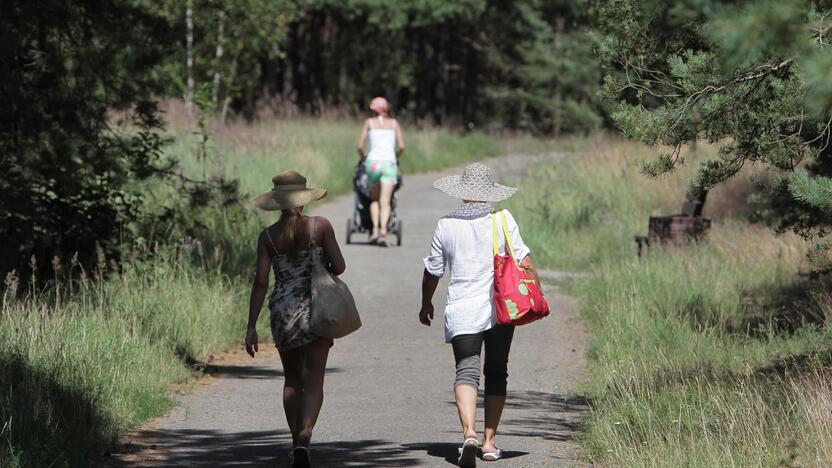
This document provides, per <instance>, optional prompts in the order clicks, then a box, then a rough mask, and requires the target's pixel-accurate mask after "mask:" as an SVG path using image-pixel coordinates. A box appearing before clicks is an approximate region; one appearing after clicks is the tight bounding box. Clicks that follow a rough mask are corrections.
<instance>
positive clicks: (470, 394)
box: [454, 384, 477, 439]
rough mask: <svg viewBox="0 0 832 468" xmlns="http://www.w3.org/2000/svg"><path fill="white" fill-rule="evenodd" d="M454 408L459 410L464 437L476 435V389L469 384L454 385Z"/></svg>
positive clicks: (474, 436)
mask: <svg viewBox="0 0 832 468" xmlns="http://www.w3.org/2000/svg"><path fill="white" fill-rule="evenodd" d="M454 395H455V396H456V409H457V411H459V422H460V423H462V434H463V437H464V438H466V439H467V438H469V437H473V438H476V437H477V389H476V388H474V387H472V386H470V385H465V384H462V385H457V386H456V387H454Z"/></svg>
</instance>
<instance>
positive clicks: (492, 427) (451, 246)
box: [419, 163, 537, 467]
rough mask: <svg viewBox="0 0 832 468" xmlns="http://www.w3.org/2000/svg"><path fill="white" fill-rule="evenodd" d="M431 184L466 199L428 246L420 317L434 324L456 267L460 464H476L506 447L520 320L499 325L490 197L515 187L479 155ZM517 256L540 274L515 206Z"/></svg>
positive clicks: (450, 323) (451, 321)
mask: <svg viewBox="0 0 832 468" xmlns="http://www.w3.org/2000/svg"><path fill="white" fill-rule="evenodd" d="M433 186H434V187H435V188H437V189H439V190H441V191H442V192H444V193H446V194H447V195H450V196H451V197H454V198H459V199H461V200H463V203H462V205H461V206H460V207H459V208H457V209H456V210H455V211H454V212H452V213H450V214H449V215H447V216H445V217H443V218H442V219H440V220H439V223H438V225H437V226H436V231H435V233H434V235H433V240H432V242H431V245H430V253H429V254H428V256H427V257H425V259H424V263H425V272H424V276H423V280H422V309H421V311H420V312H419V320H420V321H421V322H422V323H423V324H425V325H428V326H430V323H431V320H433V304H432V300H433V294H434V292H435V291H436V286H437V284H438V283H439V278H441V277H442V276H443V275H444V273H445V271H446V269H447V270H448V271H449V272H450V279H449V283H448V299H447V305H446V307H445V341H446V342H449V343H451V345H452V347H453V352H454V360H455V361H456V380H455V382H454V394H455V396H456V405H457V410H458V411H459V420H460V422H461V423H462V432H463V444H462V447H461V448H460V449H459V466H463V467H472V466H475V465H476V456H477V452H478V451H479V450H480V448H481V449H482V459H483V460H486V461H495V460H499V459H500V458H501V457H502V452H501V451H500V449H499V448H497V445H496V436H497V426H498V425H499V424H500V416H501V415H502V412H503V407H504V405H505V401H506V384H507V379H508V371H507V365H508V354H509V350H510V348H511V339H512V337H513V335H514V326H510V325H498V324H497V316H496V311H495V307H494V296H493V289H494V252H493V250H492V249H493V247H492V246H493V245H494V242H493V240H494V236H495V233H494V232H495V231H494V229H493V226H492V219H491V213H492V211H493V208H492V205H491V204H492V203H494V202H499V201H502V200H505V199H507V198H509V197H510V196H512V195H513V194H514V192H516V191H517V189H515V188H511V187H506V186H505V185H500V184H498V183H496V182H495V181H494V176H493V174H492V173H491V169H489V168H488V166H485V165H484V164H480V163H474V164H471V165H469V166H468V167H466V168H465V169H464V171H463V172H462V174H461V175H453V176H448V177H443V178H441V179H439V180H437V181H436V182H434V184H433ZM505 217H506V221H507V223H508V230H509V233H510V235H511V239H512V242H513V247H514V252H513V253H514V256H515V258H516V260H517V261H518V262H520V267H521V268H524V269H526V270H528V271H529V272H530V273H531V274H532V276H533V277H534V278H535V279H537V271H536V270H535V266H534V263H533V262H532V258H531V256H530V255H529V254H530V251H529V248H528V247H527V246H526V244H524V243H523V239H522V237H520V229H519V228H518V226H517V223H516V222H515V221H514V218H513V217H512V216H511V213H509V212H508V211H505ZM497 235H498V236H499V239H498V245H499V248H500V251H505V250H506V249H505V241H506V239H505V237H504V235H503V233H502V230H499V231H498V233H497ZM483 345H484V346H485V360H484V361H485V366H484V368H483V374H484V375H485V431H484V438H483V440H482V447H480V444H479V439H478V437H477V431H476V421H477V418H476V413H477V391H478V388H479V381H480V354H481V352H482V348H483Z"/></svg>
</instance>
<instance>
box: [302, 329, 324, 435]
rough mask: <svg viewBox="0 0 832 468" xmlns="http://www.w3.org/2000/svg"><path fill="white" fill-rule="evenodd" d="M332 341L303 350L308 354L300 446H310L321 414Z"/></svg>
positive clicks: (304, 371)
mask: <svg viewBox="0 0 832 468" xmlns="http://www.w3.org/2000/svg"><path fill="white" fill-rule="evenodd" d="M329 347H330V341H329V340H325V339H319V340H316V341H313V342H312V343H309V344H307V345H306V346H304V347H303V348H302V349H303V350H304V352H305V354H306V359H305V360H304V362H303V390H304V391H303V397H302V402H301V405H302V408H303V413H302V416H301V420H302V424H301V431H300V434H299V435H298V445H303V446H307V447H308V446H309V442H310V440H311V439H312V430H313V429H314V428H315V422H316V421H317V420H318V414H319V413H320V412H321V405H323V402H324V372H325V371H326V360H327V357H328V356H329Z"/></svg>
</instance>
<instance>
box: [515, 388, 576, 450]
mask: <svg viewBox="0 0 832 468" xmlns="http://www.w3.org/2000/svg"><path fill="white" fill-rule="evenodd" d="M506 409H507V410H509V412H508V415H511V414H512V413H521V414H520V415H518V416H517V417H509V418H504V419H503V421H502V422H501V424H500V426H501V428H502V430H500V431H499V433H500V434H502V435H508V436H515V437H535V438H542V439H545V440H552V441H560V442H565V441H575V435H576V434H577V433H578V432H579V431H581V430H582V429H583V423H582V422H581V421H582V420H583V417H584V416H585V414H586V413H587V412H588V411H589V401H588V400H587V399H586V398H585V397H583V396H578V395H562V394H557V393H548V392H534V391H525V392H509V394H508V397H507V398H506ZM511 410H521V411H511ZM523 413H524V414H523ZM504 414H505V413H504Z"/></svg>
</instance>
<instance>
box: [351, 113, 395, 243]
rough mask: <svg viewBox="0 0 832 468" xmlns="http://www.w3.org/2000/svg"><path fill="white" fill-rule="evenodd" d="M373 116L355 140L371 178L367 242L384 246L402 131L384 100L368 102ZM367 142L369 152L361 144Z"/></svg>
mask: <svg viewBox="0 0 832 468" xmlns="http://www.w3.org/2000/svg"><path fill="white" fill-rule="evenodd" d="M370 110H371V111H373V114H374V115H373V116H372V117H370V118H369V119H367V120H365V121H364V127H363V128H362V129H361V136H360V137H359V138H358V156H359V157H360V158H361V164H364V169H365V170H366V171H367V175H368V177H369V179H370V186H371V187H372V190H371V192H370V194H371V199H372V202H371V203H370V218H371V219H372V221H373V229H372V232H371V234H370V243H371V244H378V245H380V246H382V247H387V222H388V221H389V220H390V200H391V199H392V198H393V189H395V187H396V183H397V181H398V177H399V170H398V166H399V156H401V154H402V152H403V151H404V140H403V139H402V129H401V127H399V123H398V122H397V121H396V119H393V118H390V115H389V114H388V110H389V105H388V104H387V99H384V98H383V97H375V98H373V100H372V101H370ZM367 138H369V139H370V152H369V153H366V154H365V153H364V144H365V143H366V142H367Z"/></svg>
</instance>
